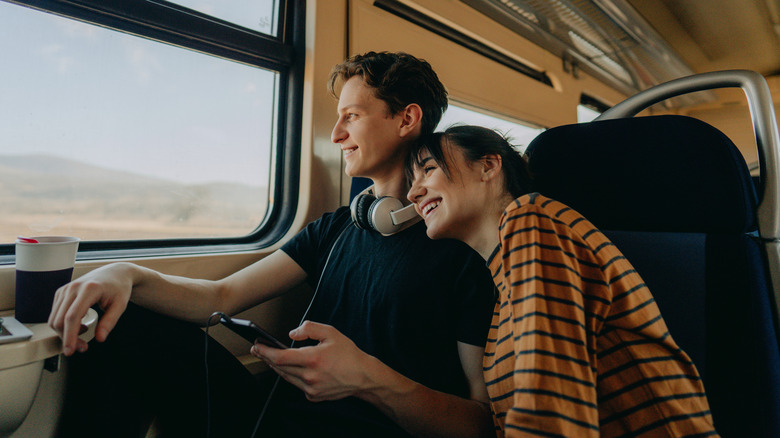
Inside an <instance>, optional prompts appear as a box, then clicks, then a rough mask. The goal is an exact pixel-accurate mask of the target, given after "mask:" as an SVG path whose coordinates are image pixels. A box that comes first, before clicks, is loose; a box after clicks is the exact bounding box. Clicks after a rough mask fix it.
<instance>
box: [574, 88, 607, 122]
mask: <svg viewBox="0 0 780 438" xmlns="http://www.w3.org/2000/svg"><path fill="white" fill-rule="evenodd" d="M608 109H609V106H608V105H606V104H604V103H603V102H601V101H600V100H598V99H594V98H592V97H590V96H588V95H587V94H583V95H581V96H580V104H579V105H577V123H585V122H590V121H592V120H593V119H595V118H596V117H598V116H600V115H601V113H603V112H604V111H606V110H608Z"/></svg>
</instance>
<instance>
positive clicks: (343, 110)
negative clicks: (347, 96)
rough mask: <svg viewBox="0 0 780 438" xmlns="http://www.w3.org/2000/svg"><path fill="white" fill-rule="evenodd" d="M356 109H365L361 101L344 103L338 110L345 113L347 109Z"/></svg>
mask: <svg viewBox="0 0 780 438" xmlns="http://www.w3.org/2000/svg"><path fill="white" fill-rule="evenodd" d="M356 109H357V110H361V109H363V106H362V105H360V104H359V103H351V104H349V105H344V106H342V107H341V108H337V109H336V111H337V112H339V113H343V112H345V111H349V110H356Z"/></svg>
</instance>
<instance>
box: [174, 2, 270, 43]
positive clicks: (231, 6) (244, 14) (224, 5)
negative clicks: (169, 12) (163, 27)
mask: <svg viewBox="0 0 780 438" xmlns="http://www.w3.org/2000/svg"><path fill="white" fill-rule="evenodd" d="M170 1H171V2H172V3H176V4H179V5H182V6H186V7H188V8H190V9H192V10H195V11H199V12H203V13H206V14H208V15H209V16H211V17H217V18H221V19H223V20H227V21H229V22H231V23H233V24H238V25H240V26H243V27H246V28H248V29H252V30H257V31H260V32H263V33H265V34H268V35H276V32H277V28H278V25H277V13H276V12H277V10H278V8H279V4H278V2H277V1H275V0H243V1H235V0H234V1H229V2H226V1H224V0H212V1H202V0H170Z"/></svg>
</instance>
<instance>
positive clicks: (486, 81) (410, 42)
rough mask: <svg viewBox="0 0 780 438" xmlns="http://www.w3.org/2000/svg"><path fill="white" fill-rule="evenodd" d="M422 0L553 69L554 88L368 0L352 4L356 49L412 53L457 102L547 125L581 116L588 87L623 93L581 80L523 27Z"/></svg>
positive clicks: (605, 94) (597, 92)
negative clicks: (529, 37) (520, 32)
mask: <svg viewBox="0 0 780 438" xmlns="http://www.w3.org/2000/svg"><path fill="white" fill-rule="evenodd" d="M417 3H425V4H424V5H423V6H425V7H424V8H422V10H423V11H425V12H426V13H428V14H434V15H435V16H436V18H437V19H440V20H441V21H444V22H450V20H458V22H459V23H468V28H463V27H462V26H461V27H458V30H460V31H462V32H464V33H467V34H469V36H471V37H472V38H478V39H480V40H481V41H482V42H484V43H486V44H488V45H490V46H491V47H492V48H494V49H497V50H498V49H500V50H501V51H502V52H504V53H505V54H510V55H511V56H513V57H514V58H516V59H518V60H520V61H523V62H525V63H527V64H530V65H533V66H534V67H536V68H539V69H542V70H544V71H546V72H547V73H548V75H550V77H551V79H552V82H553V84H554V88H553V87H549V86H545V85H543V84H541V83H539V82H537V81H535V80H533V79H531V78H529V77H527V76H525V75H523V74H521V73H518V72H516V71H514V70H512V69H510V68H508V67H505V66H503V65H500V64H498V63H496V62H494V61H491V60H489V59H487V58H485V57H483V56H482V55H479V54H477V53H475V52H472V51H470V50H468V49H466V48H464V47H462V46H460V45H458V44H456V43H454V42H451V41H449V40H447V39H445V38H443V37H440V36H438V35H435V34H434V33H432V32H429V31H427V30H425V29H423V28H421V27H418V26H416V25H414V24H412V23H409V22H407V21H405V20H403V19H401V18H399V17H396V16H395V15H393V14H390V13H388V12H385V11H383V10H381V9H379V8H377V7H375V6H373V5H372V3H371V2H369V1H365V0H353V1H352V2H351V5H350V24H349V25H350V35H349V51H350V53H361V52H365V51H369V50H391V51H396V50H402V51H407V52H410V53H412V54H414V55H416V56H419V57H422V58H424V59H426V60H428V61H429V62H430V63H431V64H432V65H433V67H434V69H435V70H436V71H437V73H438V74H439V76H440V78H441V80H442V82H444V84H445V86H446V87H447V89H448V91H449V92H450V96H451V99H452V100H453V101H459V102H463V103H466V104H468V105H472V106H474V107H477V108H484V109H488V110H490V111H493V112H498V113H501V114H504V115H507V116H510V117H513V118H517V119H520V120H525V121H529V122H532V123H534V124H537V125H541V126H546V127H550V126H556V125H560V124H565V123H574V122H576V106H577V104H578V103H579V99H580V93H581V92H586V93H587V94H589V95H591V96H592V97H595V98H598V99H600V100H603V101H605V102H606V103H616V102H619V101H620V100H622V99H623V96H622V95H621V94H619V93H616V92H614V91H613V90H610V89H609V88H608V87H606V86H604V85H603V84H601V83H600V82H598V81H595V80H594V79H592V78H589V77H587V75H582V77H581V79H575V78H573V77H572V76H570V75H568V74H566V73H564V72H563V70H562V66H561V62H560V60H559V59H558V58H556V57H554V56H553V55H551V54H550V53H548V52H545V51H543V50H541V49H540V48H538V47H536V46H533V45H531V44H530V43H528V42H527V41H526V40H524V39H522V38H521V37H519V36H518V35H517V34H515V33H513V32H511V31H509V30H507V29H505V28H503V27H501V26H496V25H495V24H494V23H491V22H490V21H489V20H487V19H486V18H485V17H484V16H483V15H481V14H479V13H477V12H476V11H474V10H472V9H471V8H468V7H467V6H465V5H463V4H461V3H459V2H417ZM415 6H417V7H418V8H420V7H421V6H419V5H416V4H415ZM434 9H437V10H434ZM439 14H446V15H439ZM497 84H502V86H497Z"/></svg>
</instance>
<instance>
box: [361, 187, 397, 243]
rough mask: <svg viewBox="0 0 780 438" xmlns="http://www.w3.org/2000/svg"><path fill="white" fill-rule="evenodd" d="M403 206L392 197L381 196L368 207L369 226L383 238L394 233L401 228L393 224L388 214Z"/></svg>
mask: <svg viewBox="0 0 780 438" xmlns="http://www.w3.org/2000/svg"><path fill="white" fill-rule="evenodd" d="M403 206H404V205H403V204H402V203H401V201H399V200H398V199H396V198H393V197H392V196H382V197H381V198H379V199H377V200H376V201H374V202H372V203H371V205H370V206H369V210H368V224H369V226H370V227H371V229H373V230H376V231H378V232H379V233H380V234H384V235H385V236H388V235H390V234H393V233H395V232H396V231H398V229H399V228H400V227H401V226H400V225H395V224H394V223H393V217H392V216H390V213H392V212H393V211H395V210H400V209H401V208H403Z"/></svg>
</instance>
